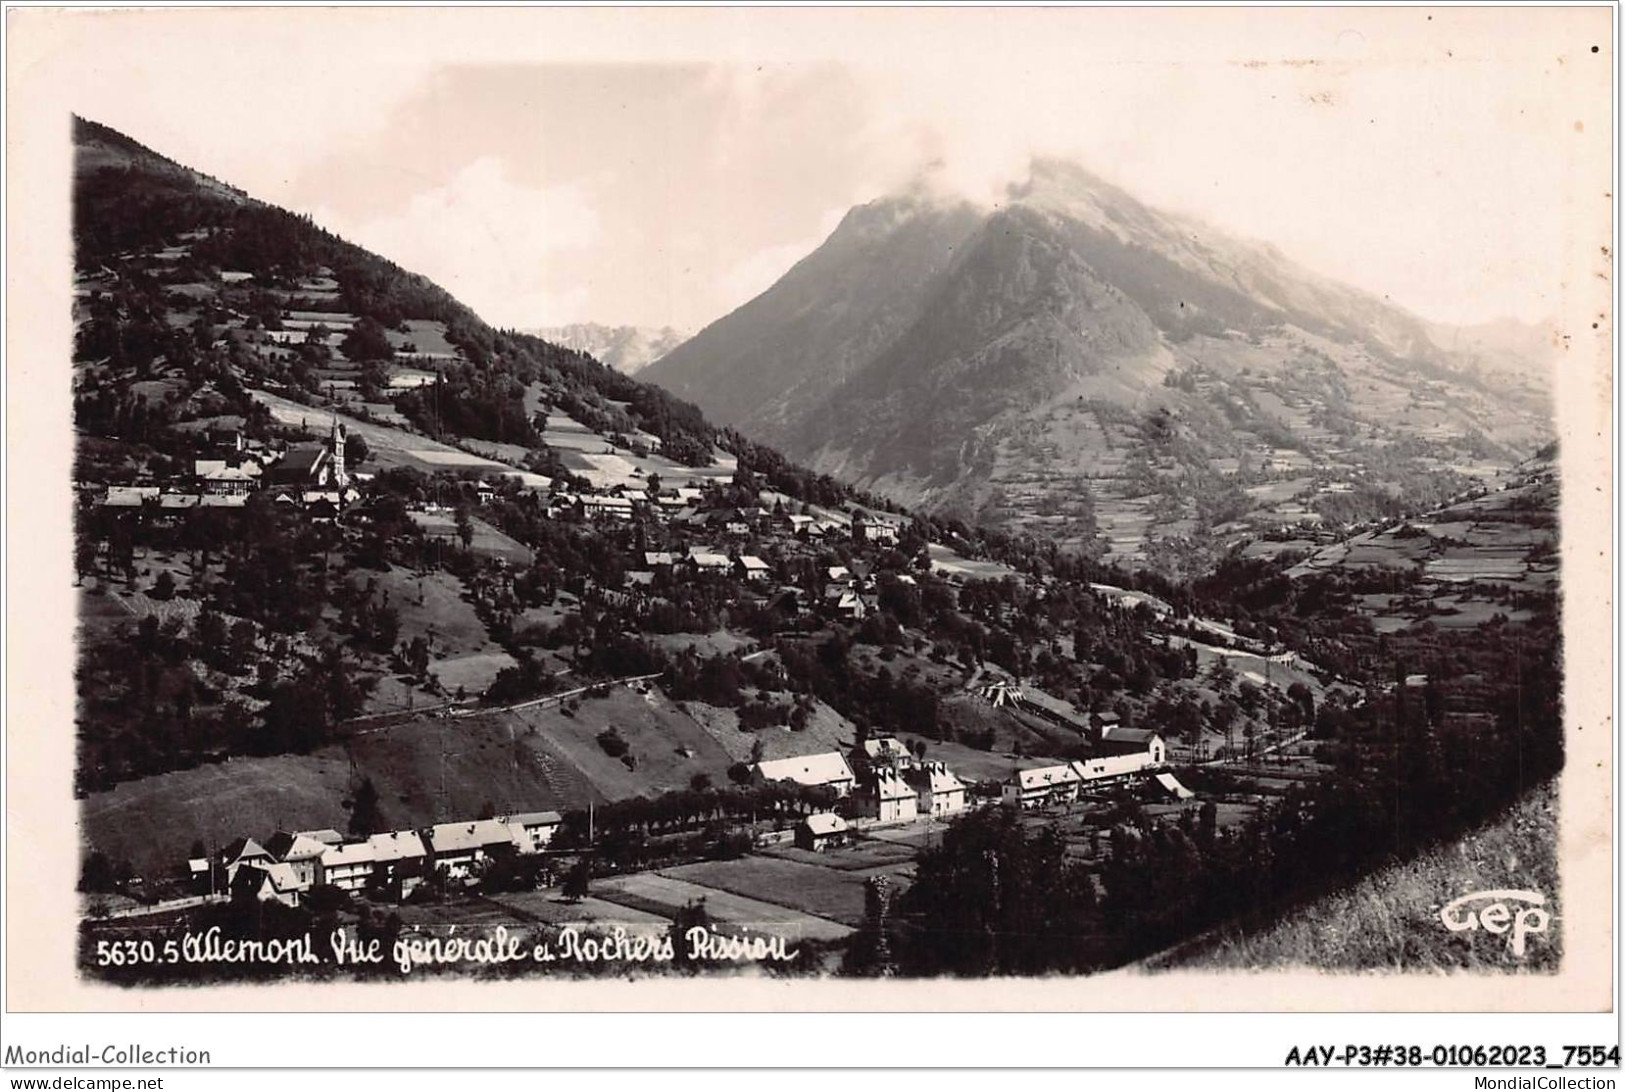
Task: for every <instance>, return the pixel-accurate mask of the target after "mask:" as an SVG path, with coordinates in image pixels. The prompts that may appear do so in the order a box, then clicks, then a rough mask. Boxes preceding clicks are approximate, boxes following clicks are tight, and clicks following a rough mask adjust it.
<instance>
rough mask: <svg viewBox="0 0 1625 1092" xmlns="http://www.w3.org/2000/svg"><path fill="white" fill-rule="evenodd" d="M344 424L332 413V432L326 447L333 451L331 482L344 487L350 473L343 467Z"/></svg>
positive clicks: (347, 482)
mask: <svg viewBox="0 0 1625 1092" xmlns="http://www.w3.org/2000/svg"><path fill="white" fill-rule="evenodd" d="M344 437H345V431H344V425H343V424H342V423H341V422H340V421H339V417H338V414H336V413H335V414H334V415H333V432H332V435H331V436H330V437H329V439H328V447H329V449H330V450H331V451H332V453H333V484H334V485H335V486H337V487H338V488H339V489H341V490H342V489H344V488H345V487H346V486H347V485H349V484H350V473H349V471H347V470H346V469H345V468H344Z"/></svg>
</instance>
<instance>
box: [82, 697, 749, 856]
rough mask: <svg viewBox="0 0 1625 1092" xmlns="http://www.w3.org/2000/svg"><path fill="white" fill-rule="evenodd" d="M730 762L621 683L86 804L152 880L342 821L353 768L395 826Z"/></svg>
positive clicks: (211, 771)
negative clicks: (201, 855) (567, 708)
mask: <svg viewBox="0 0 1625 1092" xmlns="http://www.w3.org/2000/svg"><path fill="white" fill-rule="evenodd" d="M609 725H614V726H615V727H616V728H617V730H618V731H619V732H620V733H621V736H622V737H623V738H624V739H626V741H627V742H628V743H630V744H631V747H632V754H633V755H635V756H636V758H637V769H636V770H628V769H627V768H626V767H625V766H624V765H622V764H621V762H620V761H619V760H617V759H613V758H610V757H609V756H608V755H606V754H605V753H604V752H603V749H602V748H601V747H599V745H598V743H597V740H596V738H595V737H596V736H597V734H598V733H599V732H600V731H602V730H603V729H604V728H605V727H607V726H609ZM678 747H685V748H686V749H687V750H688V751H689V752H690V754H689V755H688V756H684V755H681V754H679V753H677V750H676V748H678ZM442 751H444V752H445V756H444V763H443V764H442ZM352 759H353V761H354V772H353V773H352V770H351V760H352ZM730 761H731V760H730V759H729V757H728V755H727V752H725V751H724V750H722V748H720V747H719V746H717V744H716V742H715V741H714V740H712V739H711V738H710V737H709V736H707V735H706V734H705V732H704V731H703V730H701V729H700V728H699V727H698V726H697V725H696V724H695V723H694V722H693V721H692V720H690V719H689V718H688V717H686V716H684V715H683V714H682V713H680V712H678V711H677V709H676V708H675V707H674V706H672V705H671V703H670V702H668V701H667V700H666V699H665V698H664V697H662V696H661V695H659V694H652V695H650V697H649V698H647V699H646V698H644V697H642V696H640V695H637V694H634V693H632V692H630V691H627V690H623V689H616V690H612V691H611V692H610V696H609V697H607V698H600V699H589V700H587V701H584V702H583V703H582V704H581V706H580V709H579V710H578V711H577V712H576V715H575V716H574V717H569V716H566V715H564V713H563V712H561V711H560V710H558V709H547V710H524V711H521V712H518V713H503V714H488V715H481V716H473V717H464V718H421V719H418V720H414V721H409V722H407V723H404V724H400V725H396V726H392V727H389V728H386V729H382V730H378V731H374V732H371V733H368V734H365V735H360V736H357V737H355V738H354V739H352V740H351V741H350V745H349V756H348V757H347V756H346V754H345V750H344V748H342V747H325V748H322V749H321V750H319V751H316V752H314V753H312V754H309V755H279V756H276V757H272V758H239V759H234V760H232V761H230V762H225V763H221V764H219V765H210V766H200V767H198V768H196V769H192V770H182V771H178V772H175V773H168V774H162V775H160V776H157V777H148V778H142V779H141V780H138V781H129V782H124V783H122V784H120V785H118V786H117V787H115V788H114V789H112V790H111V791H109V792H102V793H95V794H92V795H91V796H90V797H88V798H87V799H86V800H85V803H84V812H83V834H84V838H85V840H86V842H87V843H89V845H90V846H92V847H94V848H96V849H100V850H102V851H103V852H105V853H106V854H108V856H109V857H111V858H113V859H114V860H120V859H128V860H130V861H131V862H132V864H134V866H135V869H136V871H137V873H139V874H144V875H152V876H159V875H164V874H166V873H168V872H170V871H172V870H173V869H174V868H176V867H177V866H179V865H181V864H182V863H183V858H184V855H185V852H186V847H187V846H189V845H191V843H192V840H193V839H194V838H201V839H203V841H204V842H205V843H206V844H207V843H208V842H209V841H211V840H212V839H215V838H218V839H219V841H220V842H221V843H222V844H223V843H225V842H227V841H230V840H231V839H232V838H235V837H237V836H239V835H244V834H248V835H253V836H255V837H266V836H268V835H270V834H271V833H272V831H274V830H275V829H276V827H277V826H278V825H282V826H287V827H293V828H309V827H337V828H338V829H340V830H342V829H344V827H345V825H346V823H347V822H348V813H347V812H346V811H345V808H344V806H343V801H344V800H345V798H346V797H347V796H348V794H349V792H350V790H351V787H352V785H353V784H354V783H357V782H358V781H359V778H361V777H370V778H372V780H373V784H374V785H375V786H376V787H377V789H378V796H379V804H380V807H381V808H382V810H383V813H384V818H385V820H386V821H387V822H388V823H389V824H391V825H392V826H420V825H422V824H425V823H430V822H434V821H436V820H437V819H440V818H460V817H469V816H473V815H477V814H479V813H480V811H481V810H482V809H484V808H485V807H487V806H490V807H492V808H493V809H494V810H495V811H497V812H499V813H500V812H504V811H521V810H531V809H542V808H569V807H581V806H585V805H586V804H587V803H588V802H589V801H593V802H598V803H602V802H603V801H605V800H613V799H621V798H625V797H629V796H637V795H639V794H648V795H655V794H657V793H659V792H662V791H665V790H667V789H678V788H687V787H688V784H689V781H690V779H691V778H692V777H693V776H694V775H695V774H696V773H706V774H709V775H710V777H711V779H712V780H713V781H714V782H715V783H717V784H723V783H725V782H726V780H727V775H726V771H727V768H728V765H729V763H730ZM442 769H444V792H443V794H442Z"/></svg>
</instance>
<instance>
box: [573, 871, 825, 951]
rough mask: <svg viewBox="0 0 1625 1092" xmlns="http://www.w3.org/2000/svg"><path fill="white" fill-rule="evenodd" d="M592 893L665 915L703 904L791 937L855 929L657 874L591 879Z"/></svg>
mask: <svg viewBox="0 0 1625 1092" xmlns="http://www.w3.org/2000/svg"><path fill="white" fill-rule="evenodd" d="M593 894H595V895H597V896H598V897H599V898H601V899H605V900H607V901H609V902H614V903H619V904H621V905H623V906H630V907H631V908H633V909H634V910H644V911H648V912H652V913H656V914H666V915H675V914H676V913H678V912H679V911H681V910H683V909H684V908H685V907H688V906H692V905H695V904H697V903H700V902H704V904H705V909H706V912H707V913H709V914H710V915H711V917H712V918H714V919H716V920H717V921H721V922H726V923H728V924H729V925H740V926H745V927H747V928H750V929H755V930H757V931H760V932H763V933H766V934H768V935H770V936H782V937H785V938H787V939H789V940H791V941H795V940H821V941H833V940H842V939H844V938H846V937H847V936H850V935H851V933H852V929H851V928H850V927H848V926H846V925H842V924H841V923H840V922H837V921H831V920H830V919H828V918H824V917H819V916H817V915H814V914H807V913H803V912H802V911H799V910H792V909H790V908H789V907H786V906H779V905H776V904H774V903H770V902H763V901H761V900H759V899H752V898H747V897H745V896H741V895H735V894H732V893H730V892H727V891H723V890H720V889H718V888H715V887H706V886H703V885H701V884H697V883H690V882H688V881H686V880H679V879H673V878H672V877H670V876H665V875H662V874H660V873H656V872H638V873H633V874H631V875H627V876H614V877H611V878H609V879H605V880H597V881H595V882H594V883H593Z"/></svg>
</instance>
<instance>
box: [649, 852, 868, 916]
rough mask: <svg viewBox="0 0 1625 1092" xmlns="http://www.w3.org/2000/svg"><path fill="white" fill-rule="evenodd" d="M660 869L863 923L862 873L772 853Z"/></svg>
mask: <svg viewBox="0 0 1625 1092" xmlns="http://www.w3.org/2000/svg"><path fill="white" fill-rule="evenodd" d="M660 875H662V876H667V877H670V878H672V879H677V880H683V881H686V882H688V883H697V884H700V885H702V886H704V887H711V888H715V889H716V890H718V891H726V892H729V893H730V894H734V895H742V896H744V897H746V898H750V899H757V900H759V901H762V902H771V903H773V904H775V905H777V906H785V907H789V908H791V909H795V910H800V911H802V912H804V913H808V914H814V915H816V916H818V917H821V918H830V919H832V920H834V921H838V922H842V923H843V924H846V925H851V926H854V927H856V926H858V925H861V924H862V923H863V900H864V888H863V878H862V877H859V876H856V875H854V874H853V873H851V872H843V871H841V870H840V869H835V868H824V867H822V866H820V865H816V864H804V863H802V862H800V861H790V860H777V859H774V858H772V857H742V858H740V859H739V860H736V861H702V862H700V863H699V864H690V865H682V866H680V867H678V868H667V869H662V870H661V872H660Z"/></svg>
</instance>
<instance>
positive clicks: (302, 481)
mask: <svg viewBox="0 0 1625 1092" xmlns="http://www.w3.org/2000/svg"><path fill="white" fill-rule="evenodd" d="M344 438H345V430H344V426H343V425H342V424H340V423H339V422H337V421H334V422H333V430H332V432H331V433H330V434H329V435H328V438H327V440H326V441H325V442H324V441H318V442H316V443H308V444H297V445H295V446H293V447H290V448H289V449H288V453H287V454H286V455H284V456H283V457H282V458H281V459H280V460H278V461H277V463H276V464H275V465H274V466H272V467H271V469H270V471H269V473H268V477H269V478H270V483H271V485H272V486H276V487H284V488H293V489H298V490H300V491H306V490H312V489H319V490H342V489H344V488H345V487H346V486H348V485H349V484H350V475H349V472H348V471H347V470H346V469H345V467H344Z"/></svg>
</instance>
